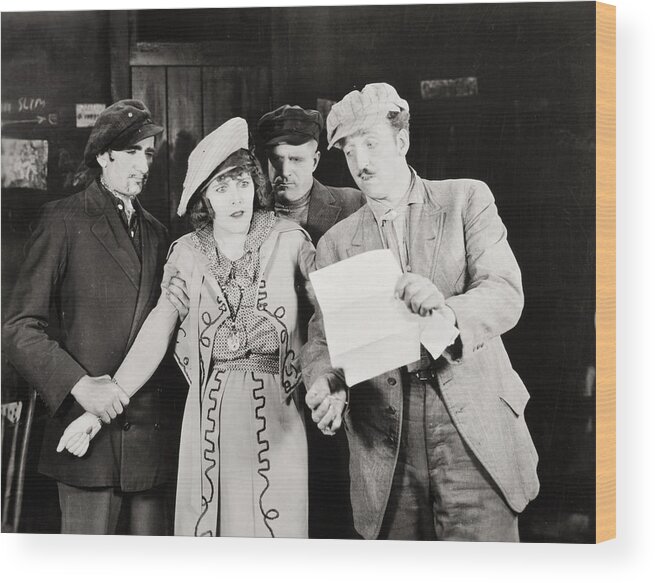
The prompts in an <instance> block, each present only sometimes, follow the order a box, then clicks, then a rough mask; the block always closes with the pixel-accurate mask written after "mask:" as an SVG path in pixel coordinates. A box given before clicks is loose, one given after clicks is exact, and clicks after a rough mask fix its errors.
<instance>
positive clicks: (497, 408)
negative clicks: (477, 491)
mask: <svg viewBox="0 0 655 583" xmlns="http://www.w3.org/2000/svg"><path fill="white" fill-rule="evenodd" d="M416 180H417V183H416V186H415V188H420V189H421V191H422V199H423V202H422V203H420V204H413V205H411V206H410V211H409V237H408V240H409V256H410V264H411V269H412V272H414V273H418V274H420V275H423V276H425V277H427V278H429V279H430V280H431V281H432V282H433V283H434V284H435V285H436V286H437V288H438V289H439V290H440V291H441V293H442V294H443V295H444V296H445V297H446V298H447V299H446V303H447V304H448V306H450V308H452V310H453V311H454V313H455V315H456V318H457V323H456V325H457V327H458V329H459V332H460V336H459V340H458V341H457V343H456V347H457V351H456V353H455V354H453V355H452V357H451V356H450V355H447V357H444V356H442V357H440V358H439V359H438V360H437V361H436V362H435V368H436V375H437V378H438V383H439V387H440V389H441V392H442V394H443V398H444V402H445V404H446V407H447V408H448V411H449V413H450V415H451V417H452V419H453V422H454V424H455V426H456V428H457V430H458V431H459V433H460V435H461V436H462V438H463V439H464V441H465V442H466V444H467V445H468V446H469V447H470V449H471V450H472V451H473V453H474V454H475V456H476V457H477V459H478V460H479V461H480V462H481V463H482V465H483V466H484V468H485V469H486V470H487V471H488V473H489V474H490V476H491V477H492V479H493V480H494V482H495V483H496V485H497V486H498V488H499V490H500V491H501V492H502V494H503V496H504V497H505V500H506V501H507V504H508V505H509V506H510V507H511V508H512V509H513V510H514V511H516V512H521V511H522V510H523V509H524V508H525V506H526V504H527V503H528V502H529V501H530V500H531V499H533V498H534V497H535V496H536V495H537V492H538V489H539V482H538V478H537V473H536V467H537V459H538V458H537V453H536V450H535V448H534V445H533V443H532V440H531V437H530V434H529V432H528V428H527V426H526V423H525V419H524V416H523V413H524V408H525V406H526V403H527V401H528V398H529V395H528V392H527V390H526V388H525V386H524V385H523V383H522V381H521V379H520V378H519V377H518V375H517V374H516V372H515V371H514V370H513V369H512V366H511V363H510V361H509V358H508V356H507V353H506V351H505V348H504V346H503V343H502V340H501V338H500V336H501V334H503V333H504V332H506V331H507V330H510V329H511V328H512V327H513V326H515V325H516V323H517V321H518V319H519V316H520V314H521V311H522V308H523V292H522V286H521V275H520V270H519V267H518V265H517V263H516V260H515V258H514V255H513V253H512V251H511V249H510V247H509V244H508V242H507V238H506V230H505V227H504V225H503V223H502V221H501V219H500V217H499V216H498V212H497V209H496V205H495V203H494V198H493V196H492V194H491V191H490V190H489V188H488V187H487V186H486V185H485V184H484V183H482V182H479V181H475V180H444V181H428V180H422V179H420V178H418V177H417V178H416ZM381 248H383V244H382V240H381V237H380V233H379V229H378V226H377V223H376V221H375V218H374V216H373V213H372V211H371V209H370V207H369V206H368V205H366V206H364V207H362V208H361V209H360V210H359V211H357V212H356V213H354V214H353V215H351V216H350V217H348V218H347V219H345V220H343V221H341V222H340V223H338V224H337V225H335V226H334V227H333V228H332V229H330V230H329V231H328V232H327V233H326V234H325V235H324V236H323V238H322V239H321V241H320V242H319V245H318V248H317V254H316V268H317V269H320V268H322V267H325V266H326V265H329V264H332V263H335V262H337V261H340V260H342V259H346V258H347V257H350V256H353V255H356V254H358V253H363V252H366V251H370V250H373V249H381ZM302 363H303V376H304V381H305V383H306V385H307V386H308V387H309V386H311V384H312V383H313V382H314V380H315V379H317V378H318V377H319V376H321V375H324V374H331V375H332V376H333V378H335V379H340V378H341V376H340V373H339V371H334V370H333V369H332V367H331V365H330V359H329V354H328V351H327V345H326V341H325V333H324V328H323V323H322V316H321V313H320V309H317V310H316V313H315V315H314V316H313V318H312V320H311V322H310V329H309V341H308V343H307V345H306V346H305V349H304V351H303V356H302ZM401 372H402V371H401V370H400V369H398V370H392V371H390V372H388V373H386V374H383V375H380V376H377V377H375V378H372V379H369V380H368V381H365V382H363V383H360V384H358V385H356V386H354V387H352V389H351V390H350V404H349V407H348V409H347V411H346V413H345V416H344V427H345V430H346V434H347V437H348V442H349V448H350V474H351V499H352V505H353V513H354V521H355V527H356V528H357V530H358V531H359V533H360V534H361V535H362V536H364V537H365V538H376V537H377V536H378V534H379V531H380V527H381V523H382V519H383V517H384V513H385V509H386V505H387V501H388V498H389V493H390V490H391V484H392V478H393V474H394V470H395V466H396V461H397V458H398V451H399V443H400V434H401V422H402V402H403V400H402V388H401V387H402V382H403V376H402V374H401ZM336 382H340V381H339V380H337V381H336Z"/></svg>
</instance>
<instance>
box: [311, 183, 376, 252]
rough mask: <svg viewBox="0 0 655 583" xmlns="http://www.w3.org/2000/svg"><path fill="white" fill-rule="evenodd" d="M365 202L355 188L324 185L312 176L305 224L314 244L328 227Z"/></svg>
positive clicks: (361, 194) (363, 197) (362, 195)
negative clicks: (312, 180)
mask: <svg viewBox="0 0 655 583" xmlns="http://www.w3.org/2000/svg"><path fill="white" fill-rule="evenodd" d="M365 203H366V197H365V196H364V194H363V193H362V192H360V191H359V190H356V189H355V188H337V187H336V186H324V185H323V184H321V183H320V182H319V181H318V180H316V178H314V184H313V186H312V190H311V194H310V198H309V210H308V212H307V225H305V229H306V230H307V232H308V233H309V236H310V237H311V238H312V242H313V243H314V245H316V244H317V243H318V240H319V239H320V238H321V237H322V236H323V234H324V233H325V232H326V231H327V230H328V229H329V228H330V227H332V226H333V225H335V224H336V223H338V222H339V221H341V220H343V219H345V218H346V217H349V216H350V215H351V214H353V213H354V212H355V211H356V210H357V209H359V208H360V207H361V206H362V205H363V204H365Z"/></svg>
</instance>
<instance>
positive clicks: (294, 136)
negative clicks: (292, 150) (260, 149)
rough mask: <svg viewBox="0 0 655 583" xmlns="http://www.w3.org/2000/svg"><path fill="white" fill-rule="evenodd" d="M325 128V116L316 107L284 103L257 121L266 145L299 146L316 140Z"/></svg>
mask: <svg viewBox="0 0 655 583" xmlns="http://www.w3.org/2000/svg"><path fill="white" fill-rule="evenodd" d="M322 130H323V116H322V115H321V114H320V112H318V111H316V110H314V109H303V108H302V107H300V106H299V105H283V106H281V107H278V108H277V109H276V110H275V111H271V112H269V113H267V114H265V115H263V116H262V117H261V119H260V120H259V121H258V122H257V131H258V133H259V138H260V139H261V141H262V142H263V143H264V145H266V146H274V145H275V144H280V143H283V142H284V143H286V144H292V145H294V146H297V145H299V144H304V143H305V142H308V141H309V140H316V141H317V142H318V138H319V136H320V135H321V131H322Z"/></svg>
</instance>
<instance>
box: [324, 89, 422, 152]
mask: <svg viewBox="0 0 655 583" xmlns="http://www.w3.org/2000/svg"><path fill="white" fill-rule="evenodd" d="M390 111H409V104H408V103H407V101H405V100H404V99H403V98H402V97H400V96H399V95H398V92H397V91H396V90H395V89H394V88H393V87H392V86H391V85H389V84H388V83H370V84H368V85H366V86H365V87H364V89H362V90H361V91H351V92H350V93H348V95H346V96H345V97H344V98H343V99H342V100H341V101H340V102H339V103H337V104H336V105H334V106H333V107H332V109H331V110H330V113H329V114H328V116H327V120H326V130H327V138H328V150H329V149H330V148H332V147H334V146H336V147H337V148H339V147H340V146H339V144H338V142H339V140H341V139H342V138H345V137H346V136H350V135H352V134H354V133H355V132H358V131H360V130H363V129H366V128H367V127H371V126H373V125H375V124H377V123H379V122H380V121H382V120H383V119H385V118H386V117H387V113H389V112H390Z"/></svg>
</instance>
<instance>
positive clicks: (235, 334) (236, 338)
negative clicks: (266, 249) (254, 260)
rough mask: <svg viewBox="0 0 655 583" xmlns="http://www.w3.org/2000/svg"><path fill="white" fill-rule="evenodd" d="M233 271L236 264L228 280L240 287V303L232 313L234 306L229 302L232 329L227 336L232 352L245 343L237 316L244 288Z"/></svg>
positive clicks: (228, 347)
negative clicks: (235, 277) (238, 325)
mask: <svg viewBox="0 0 655 583" xmlns="http://www.w3.org/2000/svg"><path fill="white" fill-rule="evenodd" d="M233 272H234V266H233V267H232V270H231V271H230V275H229V279H228V282H229V281H230V280H232V284H233V285H236V286H237V288H238V289H239V303H238V304H237V307H236V309H235V310H234V313H232V307H231V306H230V305H229V303H228V308H229V309H230V320H231V328H232V329H231V330H230V333H229V334H228V337H227V349H228V350H229V351H230V352H237V351H238V350H239V349H240V348H241V346H242V345H243V339H242V335H241V333H240V330H239V328H238V327H237V316H238V315H239V309H240V308H241V301H242V300H243V289H241V286H240V285H239V284H238V283H237V282H236V280H235V279H234V276H233Z"/></svg>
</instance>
